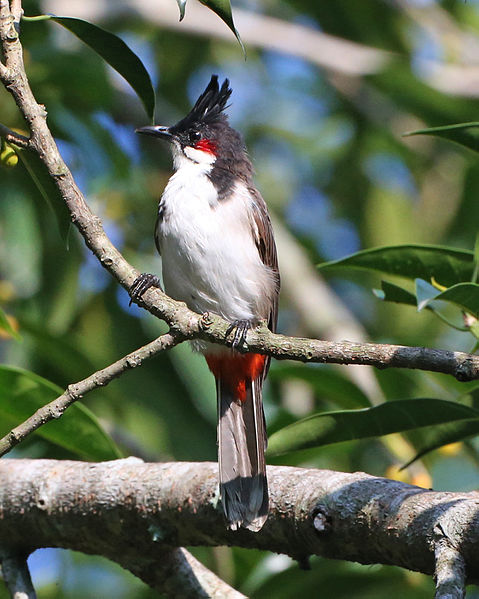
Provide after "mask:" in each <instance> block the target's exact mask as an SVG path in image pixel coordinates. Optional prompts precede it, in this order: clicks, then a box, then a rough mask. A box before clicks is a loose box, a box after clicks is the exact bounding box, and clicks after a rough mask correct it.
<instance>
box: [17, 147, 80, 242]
mask: <svg viewBox="0 0 479 599" xmlns="http://www.w3.org/2000/svg"><path fill="white" fill-rule="evenodd" d="M18 155H19V156H20V160H21V162H22V164H23V166H24V167H25V170H26V171H27V173H28V174H29V175H30V177H31V178H32V181H33V182H34V184H35V186H36V188H37V189H38V192H39V193H40V195H41V196H42V198H43V199H44V200H45V202H46V203H47V205H48V207H49V208H50V210H51V211H52V213H53V214H54V216H55V218H56V221H57V225H58V231H59V233H60V236H61V238H62V239H63V241H65V243H66V242H67V241H68V234H69V232H70V228H71V217H70V212H69V211H68V208H67V205H66V204H65V201H64V200H63V197H62V195H61V193H60V190H59V189H58V187H57V186H56V185H55V183H54V182H53V180H52V178H51V177H50V175H49V173H48V171H47V168H46V166H45V165H44V164H43V162H42V161H41V160H40V158H39V156H38V155H37V154H35V152H30V151H28V150H21V149H19V150H18Z"/></svg>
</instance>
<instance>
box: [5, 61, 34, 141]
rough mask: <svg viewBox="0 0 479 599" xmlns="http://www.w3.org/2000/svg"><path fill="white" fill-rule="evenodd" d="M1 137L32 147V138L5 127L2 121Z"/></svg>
mask: <svg viewBox="0 0 479 599" xmlns="http://www.w3.org/2000/svg"><path fill="white" fill-rule="evenodd" d="M0 64H1V63H0ZM0 137H4V138H5V139H6V141H8V142H9V143H11V144H15V145H16V146H19V147H20V148H29V147H30V140H29V139H28V137H25V136H24V135H21V134H20V133H17V132H16V131H12V130H11V129H9V128H8V127H5V125H2V123H0Z"/></svg>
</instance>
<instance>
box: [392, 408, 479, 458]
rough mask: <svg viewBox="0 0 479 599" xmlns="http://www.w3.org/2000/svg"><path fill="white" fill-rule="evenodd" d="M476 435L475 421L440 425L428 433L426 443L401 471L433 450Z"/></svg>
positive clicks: (478, 426) (478, 425) (477, 426)
mask: <svg viewBox="0 0 479 599" xmlns="http://www.w3.org/2000/svg"><path fill="white" fill-rule="evenodd" d="M478 433H479V421H477V420H464V421H458V422H448V423H446V424H441V425H439V426H437V427H434V428H433V429H432V430H430V431H428V434H427V435H426V441H423V442H422V443H421V449H420V450H419V451H418V452H417V454H416V455H415V456H414V457H413V458H412V459H411V460H409V462H407V463H406V464H404V465H403V466H402V468H401V470H403V469H404V468H407V467H408V466H410V465H411V464H412V463H413V462H415V461H416V460H418V459H419V458H422V457H423V456H425V455H426V454H427V453H430V452H431V451H434V450H435V449H439V447H444V445H449V444H450V443H458V442H460V441H464V440H465V439H467V438H469V437H473V436H475V435H477V434H478Z"/></svg>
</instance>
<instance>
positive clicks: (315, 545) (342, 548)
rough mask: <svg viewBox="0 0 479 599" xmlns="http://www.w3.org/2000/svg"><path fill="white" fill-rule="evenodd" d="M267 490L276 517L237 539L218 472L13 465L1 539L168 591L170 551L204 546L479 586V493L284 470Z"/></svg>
mask: <svg viewBox="0 0 479 599" xmlns="http://www.w3.org/2000/svg"><path fill="white" fill-rule="evenodd" d="M268 479H269V483H270V494H271V501H270V515H269V518H268V520H267V522H266V524H265V526H264V527H263V529H262V530H261V531H260V532H259V533H252V532H250V531H248V530H240V531H230V530H227V528H226V526H225V522H224V520H223V515H222V509H221V506H220V505H217V504H218V495H217V464H213V463H209V462H203V463H187V462H179V463H163V464H151V463H144V462H142V461H141V460H139V459H137V458H128V459H126V460H117V461H114V462H103V463H99V464H92V463H85V462H73V461H56V460H15V459H2V460H0V481H1V484H0V539H1V540H2V543H4V544H5V543H8V547H9V549H10V551H13V552H19V553H21V552H25V551H31V550H34V549H36V548H38V547H64V548H69V549H74V550H78V551H83V552H85V553H94V554H100V555H103V556H105V557H108V558H110V559H112V560H113V561H115V562H117V563H119V564H121V565H123V566H124V567H125V568H127V569H128V570H130V571H132V572H133V573H135V574H136V575H137V576H139V577H140V578H141V579H143V580H144V581H145V582H147V583H148V584H150V585H151V586H153V587H155V588H163V589H164V588H165V586H164V585H165V583H164V576H165V568H166V570H168V569H169V568H170V565H169V562H168V559H170V557H171V552H172V551H176V550H177V548H179V547H182V546H195V545H203V546H217V545H235V546H241V547H248V548H258V549H266V550H270V551H275V552H278V553H285V554H287V555H290V556H292V557H293V558H294V559H297V560H298V561H300V562H302V563H304V562H307V558H308V556H310V555H314V554H315V555H322V556H325V557H329V558H337V559H343V560H351V561H357V562H360V563H363V564H372V563H382V564H395V565H398V566H401V567H404V568H408V569H410V570H417V571H420V572H423V573H425V574H434V573H435V572H436V577H439V578H442V579H443V578H444V575H445V574H444V573H445V572H446V570H445V569H444V568H449V571H450V572H452V571H455V572H456V575H457V576H458V580H460V579H461V577H462V575H461V572H464V571H465V573H466V577H467V579H468V580H469V581H470V582H473V581H474V580H477V579H478V578H479V517H478V509H479V493H477V492H470V493H446V492H435V491H432V490H428V489H422V488H420V487H415V486H411V485H407V484H405V483H401V482H397V481H392V480H387V479H384V478H379V477H374V476H370V475H367V474H364V473H354V474H346V473H342V472H331V471H326V470H308V469H302V468H291V467H283V466H270V467H268ZM445 549H447V551H445ZM451 555H452V556H453V559H451ZM165 556H166V559H165ZM168 556H169V557H168ZM436 559H437V561H438V568H436ZM442 562H444V564H445V565H444V566H441V563H442ZM454 564H456V565H458V567H459V570H458V569H457V567H456V565H454ZM167 578H168V577H167ZM443 582H444V581H443ZM173 584H174V583H173ZM171 596H175V595H171Z"/></svg>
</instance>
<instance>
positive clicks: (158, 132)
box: [135, 125, 173, 141]
mask: <svg viewBox="0 0 479 599" xmlns="http://www.w3.org/2000/svg"><path fill="white" fill-rule="evenodd" d="M135 133H141V134H143V135H153V136H154V137H161V138H162V139H167V140H168V141H171V140H172V138H173V135H172V134H171V133H170V128H169V127H162V126H161V125H154V126H153V127H140V128H139V129H135Z"/></svg>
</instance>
